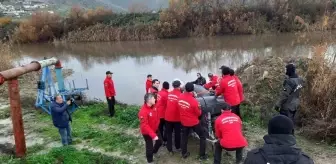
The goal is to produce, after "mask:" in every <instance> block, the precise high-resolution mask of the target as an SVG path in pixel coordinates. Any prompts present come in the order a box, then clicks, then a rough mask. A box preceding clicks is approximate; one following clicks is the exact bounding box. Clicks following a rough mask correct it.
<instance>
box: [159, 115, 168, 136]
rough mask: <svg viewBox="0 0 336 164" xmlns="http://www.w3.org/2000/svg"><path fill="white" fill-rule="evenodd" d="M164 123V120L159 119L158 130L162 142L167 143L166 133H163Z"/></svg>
mask: <svg viewBox="0 0 336 164" xmlns="http://www.w3.org/2000/svg"><path fill="white" fill-rule="evenodd" d="M165 124H166V121H165V119H164V118H161V119H160V125H159V129H160V135H161V136H162V140H163V142H167V133H166V131H165V129H166V125H165Z"/></svg>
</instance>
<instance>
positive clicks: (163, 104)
mask: <svg viewBox="0 0 336 164" xmlns="http://www.w3.org/2000/svg"><path fill="white" fill-rule="evenodd" d="M168 90H169V83H168V82H166V81H165V82H163V83H162V89H161V91H159V92H158V94H157V103H156V107H157V110H158V112H159V118H160V126H159V129H160V134H161V136H162V139H163V146H165V145H166V142H167V134H166V132H165V129H166V125H165V119H164V116H165V112H166V108H167V101H168V92H169V91H168Z"/></svg>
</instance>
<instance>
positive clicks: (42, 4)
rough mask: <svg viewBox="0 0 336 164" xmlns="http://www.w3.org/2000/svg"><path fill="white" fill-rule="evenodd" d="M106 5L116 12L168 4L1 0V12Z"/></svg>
mask: <svg viewBox="0 0 336 164" xmlns="http://www.w3.org/2000/svg"><path fill="white" fill-rule="evenodd" d="M77 5H79V6H81V7H83V8H96V7H104V8H110V9H112V10H113V11H114V12H128V11H129V8H130V7H131V8H134V7H135V8H137V9H139V8H146V9H149V10H157V9H159V8H164V7H167V6H168V1H165V0H19V1H15V0H1V1H0V12H1V13H4V14H5V15H8V16H13V17H19V18H20V17H25V16H28V15H30V14H31V13H32V12H34V11H38V10H47V11H53V12H58V13H67V11H68V10H69V9H70V8H71V7H72V6H77Z"/></svg>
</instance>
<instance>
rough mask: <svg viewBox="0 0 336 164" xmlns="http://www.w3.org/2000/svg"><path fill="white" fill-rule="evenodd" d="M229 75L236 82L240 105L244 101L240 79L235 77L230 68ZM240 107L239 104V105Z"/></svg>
mask: <svg viewBox="0 0 336 164" xmlns="http://www.w3.org/2000/svg"><path fill="white" fill-rule="evenodd" d="M230 75H231V76H232V77H233V78H234V79H235V80H236V82H237V89H238V93H239V97H240V103H242V102H243V101H244V99H245V97H244V88H243V84H242V82H241V81H240V79H239V78H238V76H236V75H235V71H234V70H233V69H231V68H230ZM239 105H240V104H239Z"/></svg>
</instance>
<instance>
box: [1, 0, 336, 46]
mask: <svg viewBox="0 0 336 164" xmlns="http://www.w3.org/2000/svg"><path fill="white" fill-rule="evenodd" d="M218 3H219V2H218ZM218 3H215V2H213V3H210V2H208V3H205V2H203V1H192V2H189V1H181V2H180V3H178V2H176V3H171V5H170V7H169V8H168V9H165V10H162V11H159V12H158V13H128V14H117V13H113V12H112V11H111V10H107V9H102V8H99V9H95V10H83V9H80V8H75V7H74V8H72V10H71V11H70V12H69V14H68V15H67V16H66V17H61V16H59V15H57V14H54V13H49V12H38V13H35V14H33V15H32V17H31V18H30V19H27V20H26V21H22V22H20V23H19V24H14V25H13V24H12V23H11V22H10V21H8V20H6V21H5V20H4V23H0V24H2V28H1V29H2V30H0V33H1V31H3V33H5V34H4V35H2V36H4V37H5V38H6V37H7V38H10V40H11V41H13V42H15V43H37V42H50V41H55V40H56V41H66V42H98V41H125V40H154V39H166V38H179V37H204V36H217V35H225V34H261V33H277V32H298V31H324V30H333V29H335V27H336V26H335V25H336V21H335V20H334V19H335V17H334V16H333V15H334V12H335V9H334V4H333V3H329V1H326V0H322V1H321V2H319V3H318V2H315V1H312V2H305V3H303V2H301V1H299V0H295V1H286V2H285V1H279V2H277V3H275V2H271V1H270V2H268V3H261V2H257V3H256V4H255V5H254V6H244V5H243V4H238V5H230V6H228V5H225V4H218ZM219 6H221V7H219ZM16 27H17V28H16Z"/></svg>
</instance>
